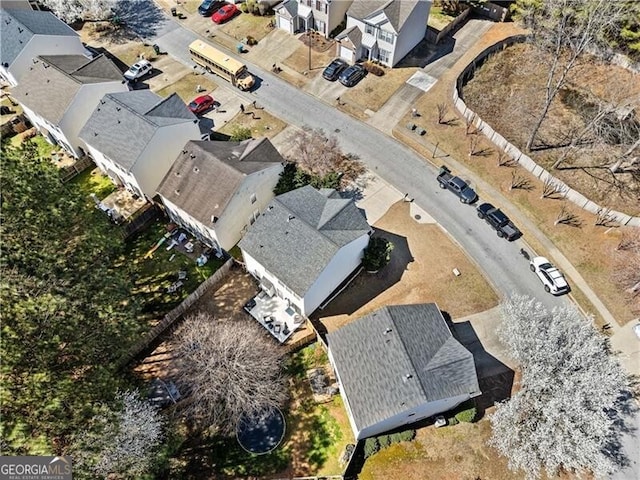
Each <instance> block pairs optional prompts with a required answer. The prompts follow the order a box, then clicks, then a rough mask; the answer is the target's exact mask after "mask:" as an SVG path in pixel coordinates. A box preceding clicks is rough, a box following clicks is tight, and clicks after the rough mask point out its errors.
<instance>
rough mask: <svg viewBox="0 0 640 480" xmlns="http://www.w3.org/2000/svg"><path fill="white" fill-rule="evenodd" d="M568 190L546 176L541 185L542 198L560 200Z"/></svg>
mask: <svg viewBox="0 0 640 480" xmlns="http://www.w3.org/2000/svg"><path fill="white" fill-rule="evenodd" d="M568 190H569V187H567V186H566V185H564V184H563V183H560V182H559V181H558V180H556V179H554V178H553V177H551V176H548V177H547V178H546V179H545V181H544V182H543V184H542V198H553V199H562V198H565V196H566V194H567V191H568Z"/></svg>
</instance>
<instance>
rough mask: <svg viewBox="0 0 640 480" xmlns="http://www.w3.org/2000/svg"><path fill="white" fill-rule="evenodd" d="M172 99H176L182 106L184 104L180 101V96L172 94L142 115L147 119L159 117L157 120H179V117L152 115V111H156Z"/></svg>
mask: <svg viewBox="0 0 640 480" xmlns="http://www.w3.org/2000/svg"><path fill="white" fill-rule="evenodd" d="M174 98H178V99H179V100H180V102H182V103H183V104H184V102H183V101H182V99H181V98H180V96H179V95H178V94H177V93H176V92H173V93H172V94H171V95H169V96H168V97H165V98H162V99H161V100H160V101H159V102H158V103H156V104H155V105H154V106H153V107H151V108H150V109H149V110H147V111H146V112H145V113H144V114H145V116H148V117H159V118H181V117H174V116H167V115H156V114H154V113H153V111H154V110H157V109H158V108H159V107H160V106H162V105H163V104H164V103H167V102H169V101H172V100H173V99H174ZM185 108H186V107H185ZM183 120H187V119H183Z"/></svg>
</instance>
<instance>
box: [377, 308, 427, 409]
mask: <svg viewBox="0 0 640 480" xmlns="http://www.w3.org/2000/svg"><path fill="white" fill-rule="evenodd" d="M392 306H396V305H385V307H384V309H385V310H386V311H387V314H388V315H389V318H390V319H391V324H392V325H393V328H394V329H395V330H399V329H398V325H396V319H395V317H394V316H393V314H392V313H391V312H392V310H391V307H392ZM397 306H403V307H407V306H408V305H397ZM395 336H396V337H398V340H400V345H402V350H403V352H404V354H405V357H406V358H407V359H408V360H409V364H410V365H411V370H412V371H411V372H409V373H410V374H411V375H416V376H418V369H417V368H416V365H415V363H414V362H413V358H411V355H410V354H409V351H408V350H407V346H406V345H405V343H404V339H403V338H402V335H395ZM418 384H419V385H420V391H421V392H422V395H423V396H424V398H427V392H426V391H425V389H424V385H422V382H418Z"/></svg>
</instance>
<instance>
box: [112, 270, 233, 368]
mask: <svg viewBox="0 0 640 480" xmlns="http://www.w3.org/2000/svg"><path fill="white" fill-rule="evenodd" d="M233 263H234V261H233V258H229V259H228V260H227V261H226V262H225V263H224V264H222V266H221V267H220V268H219V269H218V270H216V272H215V273H214V274H213V275H211V276H210V277H209V278H207V279H206V280H205V281H204V282H202V283H201V284H200V285H199V286H198V288H196V289H195V290H194V292H193V293H192V294H191V295H189V296H188V297H187V298H185V299H184V300H183V301H182V303H180V305H178V306H177V307H176V308H174V309H173V310H171V311H170V312H169V313H167V314H166V315H165V316H164V318H163V319H162V320H161V321H160V323H158V325H156V326H155V327H154V328H153V329H152V330H151V331H150V332H149V333H147V335H146V336H145V337H144V338H143V339H142V340H140V341H139V342H138V343H137V344H135V345H134V346H133V347H132V348H130V349H129V351H128V352H127V353H125V354H124V355H123V356H122V358H121V359H120V360H119V362H118V368H119V369H120V368H124V367H126V366H127V365H128V364H129V363H131V362H132V361H133V360H134V359H136V358H137V357H138V356H139V355H140V354H142V353H143V352H145V351H146V350H147V349H148V348H149V347H150V346H151V345H152V344H153V343H154V342H156V341H157V340H158V338H159V337H160V336H161V335H162V334H164V333H165V332H166V331H167V330H168V329H169V328H170V327H172V326H173V325H174V323H175V322H176V321H177V320H178V319H179V318H180V317H181V316H182V315H183V314H184V313H185V312H186V311H187V310H189V308H191V307H192V306H193V304H194V303H196V301H197V300H199V299H200V297H202V295H204V293H205V292H207V291H208V290H209V289H211V288H214V287H217V286H219V285H220V283H221V282H222V280H223V279H224V278H225V277H226V276H227V274H228V273H229V270H231V267H232V266H233Z"/></svg>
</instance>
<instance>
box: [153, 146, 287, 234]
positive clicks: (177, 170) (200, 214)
mask: <svg viewBox="0 0 640 480" xmlns="http://www.w3.org/2000/svg"><path fill="white" fill-rule="evenodd" d="M279 163H284V159H283V158H282V157H281V156H280V154H279V153H278V151H277V150H276V149H275V147H274V146H273V144H272V143H271V142H270V141H269V139H268V138H261V139H257V140H246V141H244V142H210V141H190V142H187V144H186V145H185V147H184V149H183V150H182V152H181V153H180V154H179V155H178V158H177V159H176V161H175V162H174V163H173V166H172V167H171V170H169V172H168V173H167V175H166V176H165V177H164V180H162V183H161V184H160V186H159V187H158V193H159V194H160V195H162V196H163V197H164V198H166V199H167V200H169V201H170V202H171V203H173V204H174V205H177V206H178V207H180V208H181V209H182V210H184V211H185V212H187V213H188V214H189V215H191V216H192V217H193V218H195V219H197V220H198V221H200V222H202V223H203V224H205V225H207V226H211V223H210V222H211V217H212V216H216V217H221V216H222V214H223V212H224V210H225V208H226V206H227V205H228V203H229V201H230V200H231V198H232V197H233V195H234V193H235V191H236V189H237V188H238V187H239V186H240V184H241V183H242V182H243V181H244V179H245V177H246V176H247V175H250V174H252V173H255V172H259V171H261V170H264V169H267V168H271V167H273V166H274V165H275V164H279ZM176 192H178V193H176Z"/></svg>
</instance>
